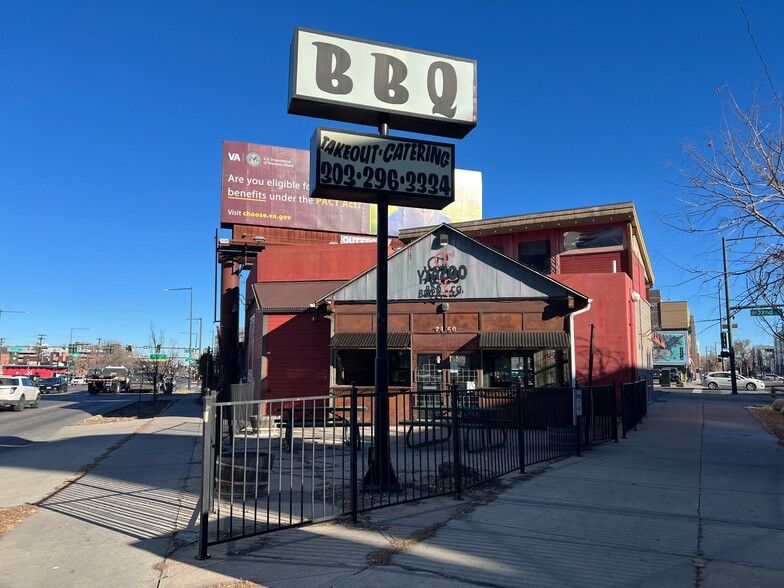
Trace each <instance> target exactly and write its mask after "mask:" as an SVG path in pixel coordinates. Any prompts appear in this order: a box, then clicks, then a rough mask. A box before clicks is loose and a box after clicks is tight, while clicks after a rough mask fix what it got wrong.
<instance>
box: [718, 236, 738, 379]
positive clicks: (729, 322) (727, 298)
mask: <svg viewBox="0 0 784 588" xmlns="http://www.w3.org/2000/svg"><path fill="white" fill-rule="evenodd" d="M721 250H722V253H723V254H724V302H725V303H726V305H727V346H728V347H729V352H730V379H731V381H732V394H737V393H738V376H737V374H736V373H735V349H734V347H733V345H732V313H731V312H730V280H729V271H728V270H727V238H726V237H722V238H721Z"/></svg>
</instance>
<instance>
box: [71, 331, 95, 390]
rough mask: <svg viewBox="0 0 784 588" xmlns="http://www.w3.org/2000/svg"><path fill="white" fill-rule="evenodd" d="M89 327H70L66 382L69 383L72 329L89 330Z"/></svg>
mask: <svg viewBox="0 0 784 588" xmlns="http://www.w3.org/2000/svg"><path fill="white" fill-rule="evenodd" d="M89 330H90V327H71V336H70V337H69V338H68V370H67V372H66V373H67V376H68V383H69V384H70V383H71V345H73V332H74V331H89Z"/></svg>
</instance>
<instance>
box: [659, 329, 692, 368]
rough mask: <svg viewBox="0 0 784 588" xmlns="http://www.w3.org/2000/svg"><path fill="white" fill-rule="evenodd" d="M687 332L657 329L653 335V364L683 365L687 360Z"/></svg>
mask: <svg viewBox="0 0 784 588" xmlns="http://www.w3.org/2000/svg"><path fill="white" fill-rule="evenodd" d="M687 345H688V333H687V332H686V331H659V332H658V333H657V334H656V337H653V364H654V365H659V364H672V365H676V364H678V365H685V364H687V363H688V362H689V351H688V348H687Z"/></svg>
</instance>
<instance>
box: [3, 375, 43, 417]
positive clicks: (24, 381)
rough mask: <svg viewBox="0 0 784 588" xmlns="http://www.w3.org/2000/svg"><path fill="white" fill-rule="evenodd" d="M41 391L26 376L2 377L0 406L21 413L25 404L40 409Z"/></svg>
mask: <svg viewBox="0 0 784 588" xmlns="http://www.w3.org/2000/svg"><path fill="white" fill-rule="evenodd" d="M40 400H41V391H40V390H39V389H38V387H37V386H35V385H34V384H33V383H32V382H31V381H30V379H29V378H26V377H25V376H0V406H11V407H13V409H14V411H16V412H21V411H22V409H24V407H25V404H29V405H30V406H32V407H33V408H38V403H39V402H40Z"/></svg>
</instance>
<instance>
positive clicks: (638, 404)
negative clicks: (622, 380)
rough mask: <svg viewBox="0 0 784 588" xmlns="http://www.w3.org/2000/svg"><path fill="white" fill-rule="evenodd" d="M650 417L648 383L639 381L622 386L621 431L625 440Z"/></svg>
mask: <svg viewBox="0 0 784 588" xmlns="http://www.w3.org/2000/svg"><path fill="white" fill-rule="evenodd" d="M647 415H648V383H647V382H646V381H645V380H638V381H636V382H631V383H629V384H623V385H622V386H621V429H622V431H623V438H624V439H626V433H627V432H628V431H630V430H632V429H634V430H635V431H636V430H637V423H639V422H640V421H642V419H643V418H645V417H646V416H647Z"/></svg>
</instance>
